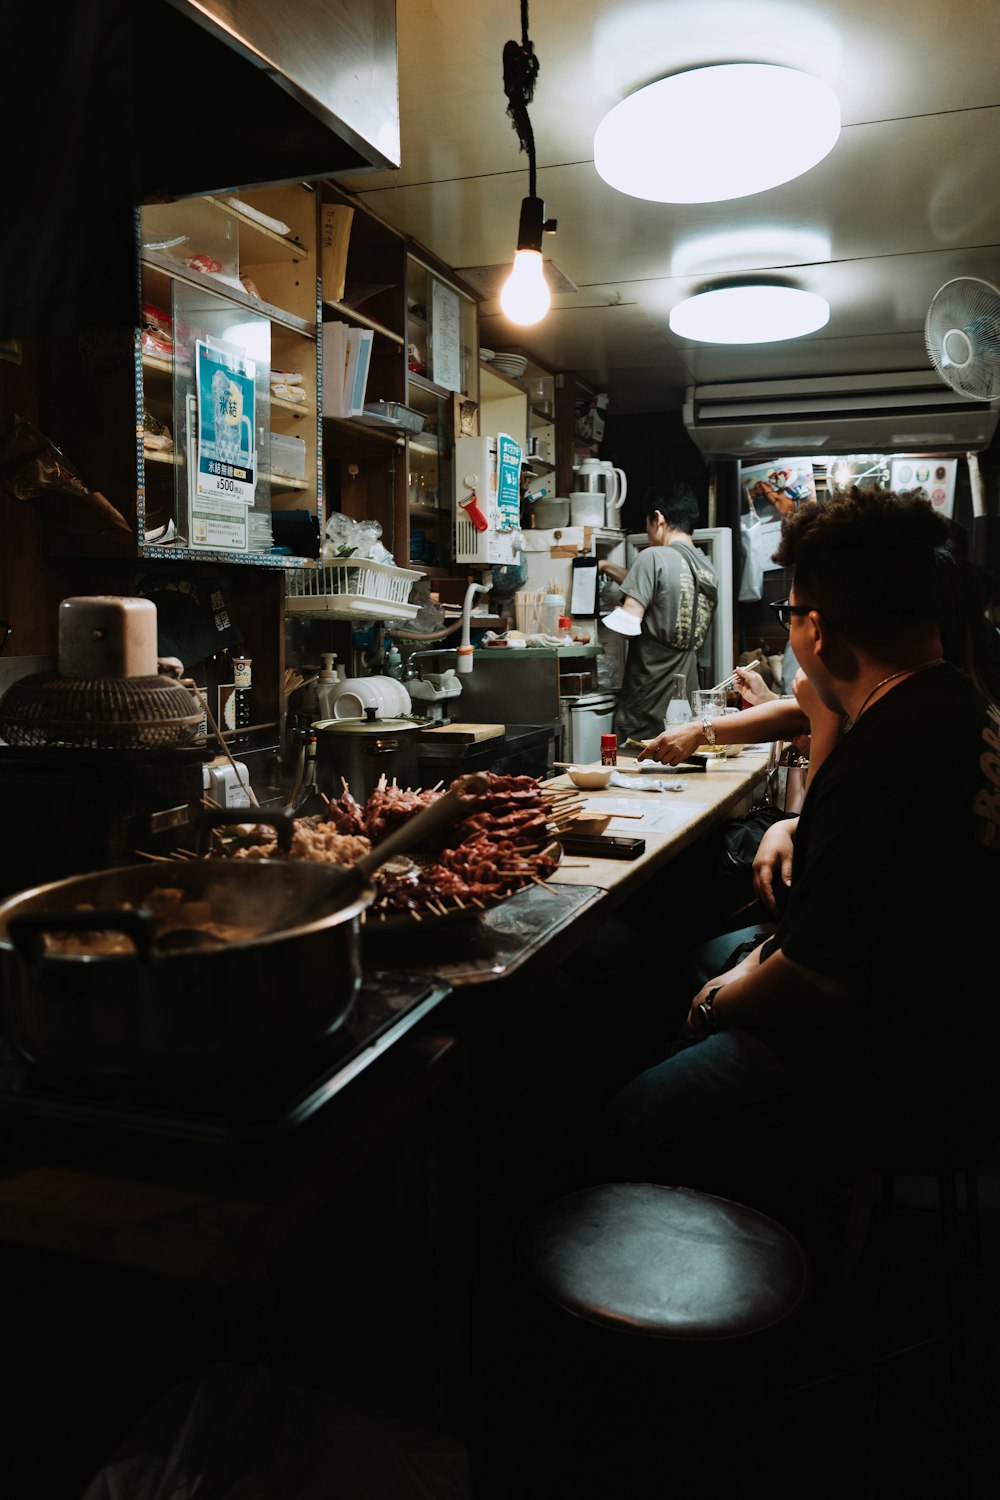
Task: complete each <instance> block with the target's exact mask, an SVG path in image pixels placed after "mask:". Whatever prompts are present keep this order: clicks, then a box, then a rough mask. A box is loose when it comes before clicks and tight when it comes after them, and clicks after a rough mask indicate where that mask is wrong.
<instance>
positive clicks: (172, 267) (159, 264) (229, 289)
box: [142, 250, 316, 339]
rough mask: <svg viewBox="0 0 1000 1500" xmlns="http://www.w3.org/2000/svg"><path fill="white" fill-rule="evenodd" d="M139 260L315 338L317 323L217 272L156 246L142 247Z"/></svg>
mask: <svg viewBox="0 0 1000 1500" xmlns="http://www.w3.org/2000/svg"><path fill="white" fill-rule="evenodd" d="M142 264H143V265H144V266H147V267H149V269H150V270H152V271H156V272H159V274H160V275H161V276H164V277H166V278H167V279H168V280H169V281H183V282H185V283H186V284H187V285H188V286H194V287H197V288H198V289H199V291H207V292H211V293H212V294H213V296H215V297H219V298H221V299H222V301H223V302H231V303H232V304H233V306H234V307H241V308H244V309H245V310H246V311H248V312H253V313H257V314H259V316H260V317H262V318H267V319H268V321H269V322H271V323H274V324H277V325H278V326H279V327H281V328H284V329H286V330H287V331H288V332H289V333H299V334H302V336H303V337H304V338H308V339H315V337H316V325H315V323H309V322H307V321H306V319H305V318H299V317H296V315H295V313H290V312H286V311H285V309H284V308H283V307H272V305H271V303H270V302H263V301H261V299H260V298H259V297H249V296H248V295H247V293H246V292H239V291H237V290H236V288H235V287H234V286H230V285H229V284H228V283H227V282H224V281H220V280H219V278H218V277H217V276H210V275H209V274H208V273H207V272H206V271H195V270H192V268H191V267H190V266H186V265H185V264H184V262H183V261H180V260H171V258H170V256H169V255H163V254H162V253H161V252H160V251H158V250H144V251H143V252H142Z"/></svg>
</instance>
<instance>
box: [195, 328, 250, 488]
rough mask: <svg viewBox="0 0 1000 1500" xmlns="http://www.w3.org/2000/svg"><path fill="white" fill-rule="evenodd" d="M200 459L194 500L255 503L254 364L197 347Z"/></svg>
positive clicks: (212, 349)
mask: <svg viewBox="0 0 1000 1500" xmlns="http://www.w3.org/2000/svg"><path fill="white" fill-rule="evenodd" d="M195 361H196V369H197V398H198V455H197V467H196V469H195V491H194V492H195V497H196V498H197V499H199V500H203V499H209V498H212V499H220V500H238V501H240V502H241V503H242V504H243V505H252V504H253V495H254V487H255V485H256V482H257V479H256V472H255V471H256V458H257V455H256V439H255V432H254V400H255V395H256V368H257V367H256V363H255V361H254V360H252V359H247V358H245V357H244V356H243V355H241V354H232V353H229V352H227V351H226V350H224V349H218V348H214V347H210V346H209V345H208V344H206V343H204V342H203V341H202V340H201V339H199V340H197V342H196V343H195Z"/></svg>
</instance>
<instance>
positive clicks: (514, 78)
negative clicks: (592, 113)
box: [503, 0, 539, 198]
mask: <svg viewBox="0 0 1000 1500" xmlns="http://www.w3.org/2000/svg"><path fill="white" fill-rule="evenodd" d="M538 66H539V65H538V58H537V57H536V56H535V45H534V43H533V42H532V41H531V40H530V38H529V36H528V0H521V40H520V42H514V41H510V42H507V43H505V45H504V49H503V90H504V93H505V94H506V95H507V113H508V114H509V115H510V118H511V121H512V123H513V126H514V129H515V131H516V132H517V139H518V141H519V142H520V146H521V150H522V151H524V152H526V153H527V157H528V191H529V193H530V195H531V197H532V198H534V197H535V196H536V193H535V133H534V131H533V130H532V128H531V121H530V119H529V118H528V105H529V104H530V103H531V101H532V99H533V98H534V96H535V80H536V79H537V77H538Z"/></svg>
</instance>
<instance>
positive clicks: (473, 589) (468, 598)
mask: <svg viewBox="0 0 1000 1500" xmlns="http://www.w3.org/2000/svg"><path fill="white" fill-rule="evenodd" d="M485 578H486V582H485V583H470V584H469V587H468V588H467V589H466V591H465V601H464V603H463V605H462V642H461V645H459V646H457V647H456V648H455V649H456V651H457V652H458V663H457V665H458V670H459V671H460V672H461V673H463V674H465V673H467V672H471V671H472V660H473V658H472V640H471V630H472V623H471V621H472V601H473V598H474V597H475V595H476V594H488V593H489V591H490V589H491V588H492V587H493V575H492V574H491V573H487V574H486V575H485Z"/></svg>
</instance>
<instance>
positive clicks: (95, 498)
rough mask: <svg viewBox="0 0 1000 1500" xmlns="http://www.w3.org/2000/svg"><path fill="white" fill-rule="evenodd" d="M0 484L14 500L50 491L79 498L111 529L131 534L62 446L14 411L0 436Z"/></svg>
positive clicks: (108, 501)
mask: <svg viewBox="0 0 1000 1500" xmlns="http://www.w3.org/2000/svg"><path fill="white" fill-rule="evenodd" d="M0 485H3V487H4V489H5V490H6V491H7V493H8V495H10V496H11V498H12V499H14V500H41V499H44V498H45V497H47V496H50V495H53V496H56V497H59V498H62V499H65V500H79V501H81V503H82V504H84V505H85V506H87V507H88V508H91V509H93V510H95V511H96V512H97V513H98V514H99V515H100V516H101V517H102V518H103V520H104V521H105V522H106V523H107V524H108V525H109V526H110V527H111V529H112V530H113V531H120V532H124V533H125V534H126V535H127V536H131V534H132V528H131V527H130V526H129V524H128V522H127V521H126V520H125V517H124V516H123V515H122V514H121V513H120V512H119V511H117V510H116V509H115V507H114V506H113V505H112V504H111V501H110V500H107V499H105V497H104V496H103V495H102V494H100V493H99V492H98V491H97V490H91V489H88V487H87V486H86V485H85V484H84V482H83V480H82V479H81V478H80V475H79V473H78V472H77V470H76V468H75V466H74V465H73V464H72V463H70V461H69V459H68V458H67V457H66V455H65V453H63V451H62V449H61V448H57V447H56V445H55V443H53V442H52V440H51V438H47V437H46V436H45V434H44V432H39V430H38V428H37V427H35V426H34V425H33V424H32V423H31V422H26V421H25V420H24V418H23V417H18V416H16V415H15V416H11V417H9V418H8V419H7V423H6V426H5V427H4V431H3V435H2V437H0Z"/></svg>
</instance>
